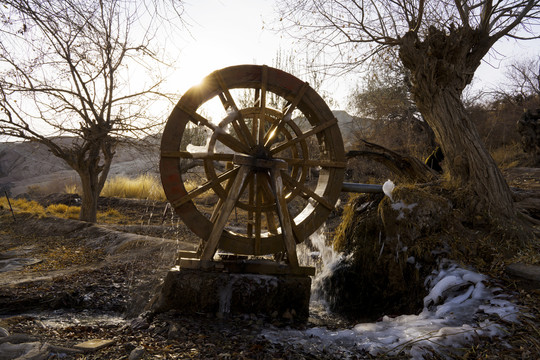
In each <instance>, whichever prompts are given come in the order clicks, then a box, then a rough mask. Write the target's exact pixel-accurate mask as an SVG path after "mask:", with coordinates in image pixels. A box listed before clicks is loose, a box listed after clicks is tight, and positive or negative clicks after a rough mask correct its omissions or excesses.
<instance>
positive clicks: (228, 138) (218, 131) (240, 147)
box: [177, 105, 249, 153]
mask: <svg viewBox="0 0 540 360" xmlns="http://www.w3.org/2000/svg"><path fill="white" fill-rule="evenodd" d="M177 107H178V108H179V109H180V110H182V111H183V112H184V113H186V114H187V115H189V117H190V118H191V120H192V122H193V123H194V124H196V125H204V126H206V127H207V128H209V129H210V130H212V131H213V132H214V135H215V136H216V137H217V139H218V140H219V141H220V142H221V143H223V144H224V145H225V146H227V147H229V148H230V149H231V150H233V151H235V152H243V153H247V152H249V147H248V146H247V145H246V144H244V143H243V142H241V141H240V140H238V139H236V138H235V137H234V136H232V135H231V134H228V133H227V132H225V131H224V130H223V129H222V128H220V127H219V126H217V125H216V124H214V123H212V122H211V121H210V120H208V119H207V118H205V117H204V116H202V115H199V114H197V113H196V112H195V111H193V110H191V109H189V108H187V107H185V106H182V105H177Z"/></svg>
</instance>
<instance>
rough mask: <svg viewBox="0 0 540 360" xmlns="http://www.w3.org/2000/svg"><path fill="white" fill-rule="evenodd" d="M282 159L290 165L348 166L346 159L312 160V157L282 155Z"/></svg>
mask: <svg viewBox="0 0 540 360" xmlns="http://www.w3.org/2000/svg"><path fill="white" fill-rule="evenodd" d="M279 159H280V160H283V161H285V162H286V163H287V164H289V165H302V166H309V167H316V166H320V167H322V168H344V167H346V166H347V163H346V162H345V161H332V160H311V159H302V158H283V157H280V158H279Z"/></svg>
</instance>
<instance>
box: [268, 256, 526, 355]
mask: <svg viewBox="0 0 540 360" xmlns="http://www.w3.org/2000/svg"><path fill="white" fill-rule="evenodd" d="M322 255H324V252H322ZM327 256H328V258H331V259H333V260H332V261H339V258H340V257H339V256H336V255H335V254H332V255H327ZM326 267H327V268H329V269H331V268H333V267H334V265H333V264H332V263H329V264H326ZM322 276H324V275H322ZM317 280H318V279H315V281H314V282H313V284H314V285H315V286H316V285H317V284H318V283H319V281H317ZM487 281H488V278H487V276H485V275H482V274H479V273H476V272H474V271H471V270H467V269H464V268H462V267H460V266H458V265H457V264H455V263H453V262H450V261H448V260H444V261H442V262H441V264H440V266H439V269H437V270H436V271H434V272H433V273H432V275H431V276H429V277H428V278H427V279H426V287H427V288H428V289H430V291H429V294H428V295H427V296H426V297H425V298H424V308H423V310H422V312H421V313H420V314H418V315H402V316H398V317H395V318H390V317H387V316H385V317H384V318H383V319H382V320H381V321H378V322H375V323H364V324H357V325H356V326H354V327H353V328H350V329H342V330H329V329H327V328H324V327H314V328H310V329H307V330H303V331H300V330H283V329H270V330H265V331H263V333H262V336H264V337H265V338H266V339H268V340H270V341H272V342H276V343H288V344H290V345H293V346H299V347H302V348H304V349H305V350H306V351H307V352H309V353H314V354H317V353H319V354H321V353H331V354H341V356H342V357H343V358H357V357H360V356H361V355H362V354H363V353H364V354H365V353H366V352H367V353H369V354H371V355H382V354H385V355H397V354H399V353H402V354H406V355H409V356H410V357H411V358H413V359H423V355H426V354H429V353H431V352H435V353H437V354H438V355H439V356H443V357H452V358H453V357H454V356H455V355H457V354H459V350H460V348H465V349H466V348H467V347H470V346H472V344H473V341H474V338H475V337H477V336H487V337H495V336H502V335H504V333H505V332H504V325H503V323H504V322H517V321H518V316H517V315H518V312H519V309H518V306H517V305H515V304H513V303H512V302H511V299H510V296H509V295H507V294H504V293H502V292H501V289H499V288H489V287H488V286H487V285H486V283H487ZM314 290H316V289H314ZM312 293H316V291H315V292H313V291H312Z"/></svg>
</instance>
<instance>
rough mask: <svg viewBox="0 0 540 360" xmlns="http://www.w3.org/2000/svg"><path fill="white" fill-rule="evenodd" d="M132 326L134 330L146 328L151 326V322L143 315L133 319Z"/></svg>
mask: <svg viewBox="0 0 540 360" xmlns="http://www.w3.org/2000/svg"><path fill="white" fill-rule="evenodd" d="M130 326H131V328H132V329H133V330H145V329H148V328H149V327H150V323H149V322H148V320H146V319H144V318H142V317H138V318H136V319H133V320H132V321H131V324H130Z"/></svg>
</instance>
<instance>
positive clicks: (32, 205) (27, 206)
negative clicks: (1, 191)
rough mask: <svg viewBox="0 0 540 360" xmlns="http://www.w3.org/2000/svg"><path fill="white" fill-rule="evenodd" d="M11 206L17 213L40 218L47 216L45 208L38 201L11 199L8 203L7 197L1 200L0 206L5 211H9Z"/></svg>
mask: <svg viewBox="0 0 540 360" xmlns="http://www.w3.org/2000/svg"><path fill="white" fill-rule="evenodd" d="M10 204H11V207H12V209H13V212H15V213H18V212H20V213H30V214H34V215H38V216H45V215H46V211H45V208H43V206H41V205H40V204H39V203H38V202H37V201H30V200H26V199H9V203H8V200H7V199H6V198H5V197H1V198H0V206H2V207H3V208H4V209H9V205H10Z"/></svg>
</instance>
